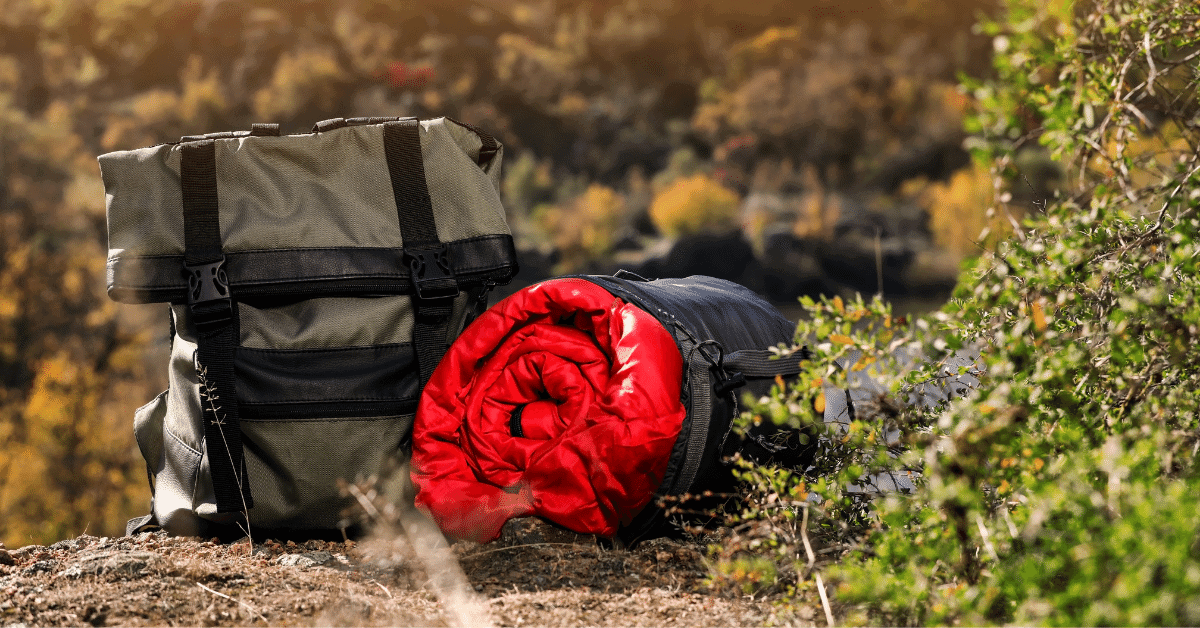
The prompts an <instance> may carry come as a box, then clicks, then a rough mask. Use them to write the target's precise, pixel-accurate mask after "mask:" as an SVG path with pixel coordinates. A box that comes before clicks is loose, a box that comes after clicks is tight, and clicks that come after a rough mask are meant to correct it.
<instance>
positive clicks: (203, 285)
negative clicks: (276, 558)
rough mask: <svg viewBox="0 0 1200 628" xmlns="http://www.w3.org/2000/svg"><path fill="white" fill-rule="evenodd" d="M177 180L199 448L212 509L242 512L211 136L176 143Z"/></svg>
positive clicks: (245, 500)
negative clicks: (200, 425)
mask: <svg viewBox="0 0 1200 628" xmlns="http://www.w3.org/2000/svg"><path fill="white" fill-rule="evenodd" d="M180 181H181V185H180V187H181V188H182V192H183V237H184V256H183V260H184V261H183V265H184V268H185V270H186V271H187V277H188V309H189V310H190V311H191V318H192V325H193V326H194V327H195V329H196V347H197V349H196V372H197V376H198V377H199V378H200V381H201V393H202V395H203V397H202V398H201V404H200V405H201V407H202V409H203V420H204V448H205V451H206V453H207V454H208V464H209V468H210V470H211V472H212V481H213V491H214V494H215V497H216V500H217V512H219V513H225V512H241V511H244V510H248V509H249V508H251V507H252V506H253V505H254V499H253V497H251V495H250V483H249V482H248V481H247V478H246V462H245V459H244V457H243V455H242V430H241V427H240V425H239V422H238V402H237V387H236V385H235V382H234V372H233V354H234V351H235V350H236V349H237V344H238V337H237V311H236V309H235V308H236V303H235V302H234V301H233V298H232V295H231V294H230V292H229V279H228V277H227V276H226V274H225V254H224V253H223V251H222V249H221V221H220V211H219V208H218V207H217V162H216V145H215V144H214V142H213V140H212V139H205V140H200V141H193V142H187V143H184V144H181V145H180ZM248 515H249V513H247V516H248Z"/></svg>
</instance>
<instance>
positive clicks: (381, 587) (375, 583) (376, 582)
mask: <svg viewBox="0 0 1200 628" xmlns="http://www.w3.org/2000/svg"><path fill="white" fill-rule="evenodd" d="M367 582H370V583H371V584H373V585H375V586H377V587H379V588H380V589H383V592H384V593H387V596H388V599H389V600H390V599H394V598H393V597H392V592H391V591H388V588H387V587H385V586H383V585H382V584H379V581H378V580H375V579H371V580H368V581H367Z"/></svg>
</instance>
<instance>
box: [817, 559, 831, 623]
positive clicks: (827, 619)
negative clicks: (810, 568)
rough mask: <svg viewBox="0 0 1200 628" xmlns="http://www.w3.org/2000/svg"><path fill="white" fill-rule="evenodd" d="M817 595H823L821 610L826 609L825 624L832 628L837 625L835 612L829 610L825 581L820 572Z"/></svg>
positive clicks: (818, 573)
mask: <svg viewBox="0 0 1200 628" xmlns="http://www.w3.org/2000/svg"><path fill="white" fill-rule="evenodd" d="M817 593H820V594H821V608H823V609H825V622H826V623H828V624H829V626H830V628H832V627H833V626H834V625H835V624H834V621H833V611H831V610H829V596H827V595H825V581H824V580H821V573H820V572H817Z"/></svg>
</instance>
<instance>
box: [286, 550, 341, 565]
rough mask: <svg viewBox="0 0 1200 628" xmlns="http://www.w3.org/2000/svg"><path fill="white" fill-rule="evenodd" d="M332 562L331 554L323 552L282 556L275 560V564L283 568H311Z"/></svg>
mask: <svg viewBox="0 0 1200 628" xmlns="http://www.w3.org/2000/svg"><path fill="white" fill-rule="evenodd" d="M331 560H333V554H330V553H329V552H327V551H325V550H320V551H317V552H306V553H304V554H284V555H283V556H280V557H279V558H276V559H275V562H276V563H278V564H280V565H283V566H284V567H313V566H316V565H324V564H325V563H327V562H329V561H331Z"/></svg>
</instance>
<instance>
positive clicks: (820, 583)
mask: <svg viewBox="0 0 1200 628" xmlns="http://www.w3.org/2000/svg"><path fill="white" fill-rule="evenodd" d="M802 508H803V509H804V515H803V516H802V517H801V519H800V540H801V541H803V542H804V553H805V554H807V555H808V567H806V569H807V570H809V571H811V570H812V567H813V564H814V563H816V562H817V556H816V554H814V553H813V548H812V544H810V543H809V542H808V503H807V502H805V503H804V504H803V505H802ZM814 575H816V578H817V592H818V593H820V594H821V608H823V609H824V610H825V621H826V622H828V624H829V625H830V626H833V625H834V622H833V611H832V610H830V608H829V596H827V595H825V581H824V580H822V579H821V572H819V571H818V572H817V573H816V574H814Z"/></svg>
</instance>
